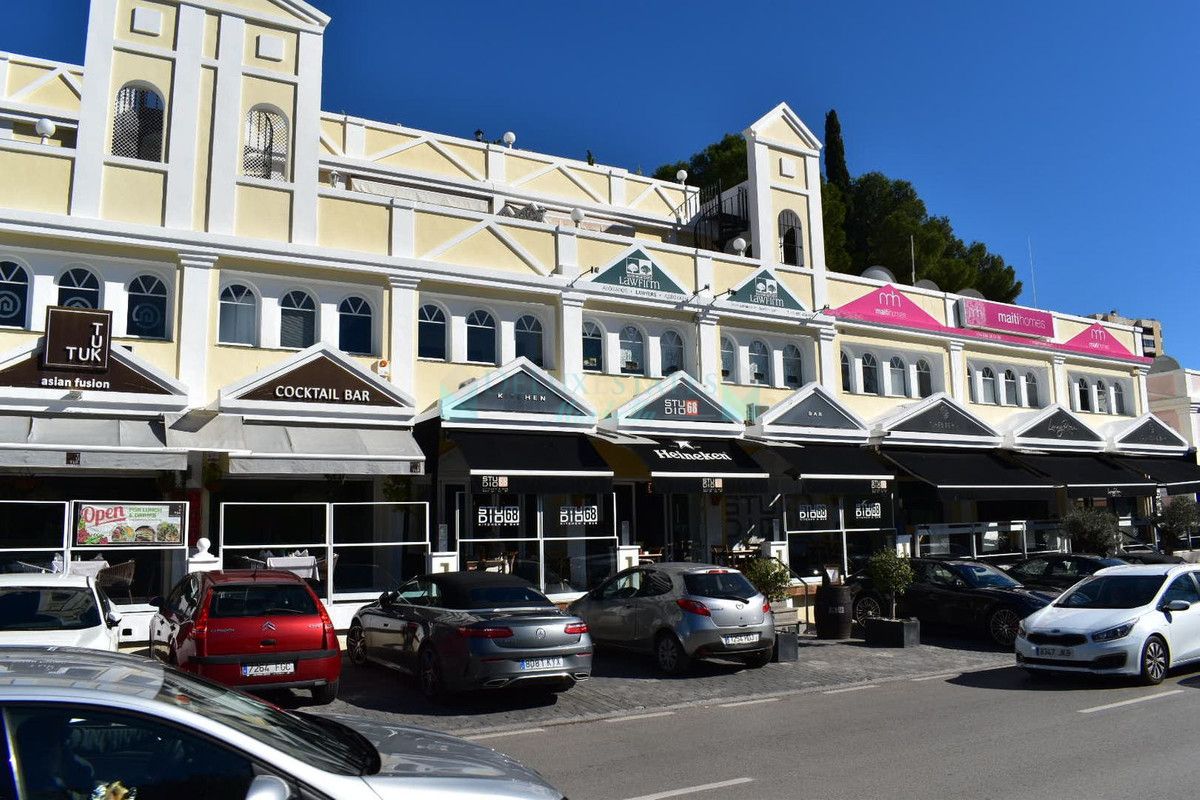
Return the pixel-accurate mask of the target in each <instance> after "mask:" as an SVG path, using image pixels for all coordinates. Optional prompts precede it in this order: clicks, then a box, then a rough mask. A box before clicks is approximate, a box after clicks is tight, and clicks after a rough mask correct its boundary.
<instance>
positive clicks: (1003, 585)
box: [950, 564, 1021, 589]
mask: <svg viewBox="0 0 1200 800" xmlns="http://www.w3.org/2000/svg"><path fill="white" fill-rule="evenodd" d="M950 566H952V567H953V568H954V571H955V572H956V573H958V576H959V577H960V578H962V579H963V580H964V581H966V582H967V586H970V587H971V588H972V589H992V588H1000V589H1011V588H1012V587H1014V586H1020V585H1021V584H1020V583H1018V582H1017V581H1014V580H1013V579H1012V578H1010V577H1008V576H1007V575H1005V574H1004V573H1003V572H1001V571H1000V570H998V569H996V568H995V567H989V566H988V565H987V564H951V565H950Z"/></svg>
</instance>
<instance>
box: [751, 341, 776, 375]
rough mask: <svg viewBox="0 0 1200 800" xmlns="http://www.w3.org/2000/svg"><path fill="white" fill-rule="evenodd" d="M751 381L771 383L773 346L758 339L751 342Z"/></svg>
mask: <svg viewBox="0 0 1200 800" xmlns="http://www.w3.org/2000/svg"><path fill="white" fill-rule="evenodd" d="M750 382H751V383H753V384H757V385H759V386H770V385H771V348H769V347H767V345H766V344H765V343H763V342H760V341H758V340H757V339H755V340H754V341H753V342H751V343H750Z"/></svg>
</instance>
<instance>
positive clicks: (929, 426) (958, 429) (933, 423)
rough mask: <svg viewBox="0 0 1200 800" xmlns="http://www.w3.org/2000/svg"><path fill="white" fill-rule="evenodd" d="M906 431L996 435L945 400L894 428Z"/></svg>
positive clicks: (958, 434) (952, 434) (948, 434)
mask: <svg viewBox="0 0 1200 800" xmlns="http://www.w3.org/2000/svg"><path fill="white" fill-rule="evenodd" d="M892 430H894V431H901V432H906V433H938V434H943V435H947V436H994V435H995V434H993V433H992V432H991V431H989V430H988V429H987V428H985V427H984V426H983V425H982V424H980V423H979V422H978V421H976V420H975V419H974V418H973V417H971V416H969V415H968V414H966V413H965V412H963V411H960V410H959V409H957V408H955V407H954V406H952V405H950V404H949V403H947V402H945V401H944V400H943V401H941V402H939V403H936V404H934V405H933V406H931V407H930V408H928V409H926V410H925V411H922V412H921V413H920V414H917V415H916V416H914V417H911V418H910V419H907V420H905V421H904V422H902V423H900V424H899V425H896V426H895V427H894V428H892Z"/></svg>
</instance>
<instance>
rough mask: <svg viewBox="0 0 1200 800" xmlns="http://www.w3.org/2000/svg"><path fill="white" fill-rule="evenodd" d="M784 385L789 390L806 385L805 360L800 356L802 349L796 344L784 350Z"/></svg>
mask: <svg viewBox="0 0 1200 800" xmlns="http://www.w3.org/2000/svg"><path fill="white" fill-rule="evenodd" d="M783 385H784V386H786V387H788V388H789V389H799V388H800V387H801V386H803V385H804V359H803V358H802V357H801V356H800V348H799V347H796V345H794V344H789V345H787V346H786V347H784V348H783Z"/></svg>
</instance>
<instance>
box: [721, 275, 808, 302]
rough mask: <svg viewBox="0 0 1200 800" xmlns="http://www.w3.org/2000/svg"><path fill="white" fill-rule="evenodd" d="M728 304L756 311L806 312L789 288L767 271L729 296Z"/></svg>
mask: <svg viewBox="0 0 1200 800" xmlns="http://www.w3.org/2000/svg"><path fill="white" fill-rule="evenodd" d="M727 302H730V303H737V304H740V305H744V306H751V307H752V308H754V309H761V308H772V309H778V310H781V311H804V310H805V309H804V306H802V305H800V303H799V301H797V300H796V298H795V297H793V296H792V293H791V292H789V291H788V290H787V287H785V286H784V285H783V283H781V282H780V281H779V279H778V278H776V277H775V275H774V274H773V273H772V272H771V271H770V270H767V269H764V270H763V271H761V272H759V273H758V274H757V275H755V276H754V277H753V278H751V279H750V280H749V281H747V282H746V283H743V284H742V285H741V286H740V287H738V288H737V289H735V290H734V291H733V293H732V294H730V295H729V300H728V301H727Z"/></svg>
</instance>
